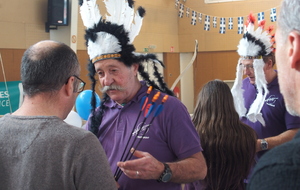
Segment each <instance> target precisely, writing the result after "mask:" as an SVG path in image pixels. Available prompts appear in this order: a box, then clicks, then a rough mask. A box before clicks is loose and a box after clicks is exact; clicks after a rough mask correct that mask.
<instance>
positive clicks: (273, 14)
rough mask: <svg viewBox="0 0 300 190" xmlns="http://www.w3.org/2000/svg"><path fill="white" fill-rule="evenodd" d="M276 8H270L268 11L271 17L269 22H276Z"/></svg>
mask: <svg viewBox="0 0 300 190" xmlns="http://www.w3.org/2000/svg"><path fill="white" fill-rule="evenodd" d="M276 17H277V16H276V8H272V9H271V12H270V18H271V22H276V20H277V18H276Z"/></svg>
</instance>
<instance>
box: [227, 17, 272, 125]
mask: <svg viewBox="0 0 300 190" xmlns="http://www.w3.org/2000/svg"><path fill="white" fill-rule="evenodd" d="M255 21H256V19H255V17H254V16H253V15H252V14H250V15H249V16H248V20H247V23H246V26H245V31H244V35H243V38H242V39H241V40H240V42H239V45H238V50H237V52H238V54H239V55H240V58H239V61H238V64H237V71H236V79H235V81H234V84H233V87H232V89H231V92H232V95H233V97H234V103H235V107H236V110H237V112H238V113H239V115H240V117H243V116H246V117H247V118H248V119H249V120H250V121H252V122H256V121H259V122H260V123H261V124H262V125H265V121H264V119H263V117H262V114H261V113H260V111H261V109H262V106H263V104H264V101H265V98H266V96H267V94H268V89H267V81H266V79H265V74H264V71H263V67H264V64H265V63H264V61H263V56H267V55H269V54H270V53H271V52H272V51H273V50H274V49H273V44H274V36H272V35H270V32H271V31H272V29H273V28H272V27H269V28H268V29H267V30H266V31H264V25H265V20H262V21H261V22H259V23H258V27H257V29H256V30H254V26H255ZM244 59H253V68H254V73H255V85H256V88H257V96H256V99H255V100H254V102H253V103H252V105H251V106H250V108H249V110H248V113H246V111H247V110H246V108H245V105H244V97H243V89H242V80H243V68H244V67H243V65H242V64H241V61H242V60H244Z"/></svg>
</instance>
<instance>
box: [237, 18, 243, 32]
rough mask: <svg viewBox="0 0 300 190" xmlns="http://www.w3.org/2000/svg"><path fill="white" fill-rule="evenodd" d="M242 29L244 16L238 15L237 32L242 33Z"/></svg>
mask: <svg viewBox="0 0 300 190" xmlns="http://www.w3.org/2000/svg"><path fill="white" fill-rule="evenodd" d="M243 31H244V17H238V34H243Z"/></svg>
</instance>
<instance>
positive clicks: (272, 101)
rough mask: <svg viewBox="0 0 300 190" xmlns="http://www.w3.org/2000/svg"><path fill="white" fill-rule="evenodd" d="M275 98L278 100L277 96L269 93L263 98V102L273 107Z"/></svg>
mask: <svg viewBox="0 0 300 190" xmlns="http://www.w3.org/2000/svg"><path fill="white" fill-rule="evenodd" d="M276 100H278V97H276V96H275V95H271V96H269V97H268V98H267V99H266V100H265V102H266V104H267V105H268V106H272V107H275V102H276Z"/></svg>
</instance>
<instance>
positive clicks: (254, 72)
mask: <svg viewBox="0 0 300 190" xmlns="http://www.w3.org/2000/svg"><path fill="white" fill-rule="evenodd" d="M254 22H255V19H254V17H253V15H250V16H249V21H248V23H249V25H248V26H247V31H246V33H245V34H244V36H243V38H242V39H241V40H240V43H239V46H238V53H239V55H240V56H241V57H240V59H239V62H238V66H237V78H236V80H235V84H234V86H233V87H232V93H233V96H234V97H235V104H236V105H235V106H236V109H237V111H238V113H239V115H240V117H241V120H242V121H243V122H244V123H245V124H247V125H249V126H251V127H252V128H253V129H254V130H255V131H256V133H257V135H258V140H257V145H256V152H257V153H258V154H257V156H258V158H260V157H261V156H262V155H263V154H264V153H265V152H266V151H267V150H269V149H271V148H274V147H276V146H278V145H280V144H283V143H285V142H287V141H290V140H291V139H292V138H293V137H294V136H295V134H296V133H297V131H298V130H299V127H300V118H299V117H296V116H292V115H290V114H289V113H288V112H287V110H286V107H285V104H284V99H283V97H282V94H281V93H280V90H279V84H278V77H277V71H276V70H274V68H273V66H274V64H275V56H274V53H273V40H272V39H273V37H274V36H272V35H270V33H271V31H272V28H271V27H270V28H268V29H267V31H265V32H264V31H263V27H264V22H261V23H260V25H259V27H258V28H257V29H256V30H255V31H254ZM242 74H244V75H246V76H247V77H246V78H245V79H244V80H241V79H242Z"/></svg>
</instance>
